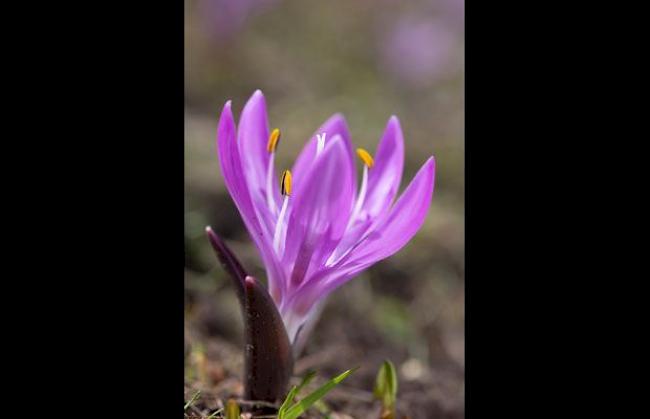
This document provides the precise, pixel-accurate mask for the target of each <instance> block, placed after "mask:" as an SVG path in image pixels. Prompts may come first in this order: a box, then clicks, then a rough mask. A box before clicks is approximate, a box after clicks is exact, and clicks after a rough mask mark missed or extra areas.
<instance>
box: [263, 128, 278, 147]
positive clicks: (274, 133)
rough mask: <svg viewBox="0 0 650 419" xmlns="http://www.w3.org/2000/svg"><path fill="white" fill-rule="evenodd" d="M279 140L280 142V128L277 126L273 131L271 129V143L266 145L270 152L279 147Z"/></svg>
mask: <svg viewBox="0 0 650 419" xmlns="http://www.w3.org/2000/svg"><path fill="white" fill-rule="evenodd" d="M279 142H280V130H279V129H277V128H276V129H274V130H273V131H271V135H269V143H268V144H267V145H266V150H267V151H268V152H269V153H273V152H274V151H275V149H276V148H277V147H278V143H279Z"/></svg>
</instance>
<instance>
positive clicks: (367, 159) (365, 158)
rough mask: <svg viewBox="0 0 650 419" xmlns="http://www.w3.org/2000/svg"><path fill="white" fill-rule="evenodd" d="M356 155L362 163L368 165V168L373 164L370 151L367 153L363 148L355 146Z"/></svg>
mask: <svg viewBox="0 0 650 419" xmlns="http://www.w3.org/2000/svg"><path fill="white" fill-rule="evenodd" d="M357 156H359V158H360V159H361V161H362V162H363V164H365V165H366V166H368V169H371V168H372V166H374V165H375V160H374V159H373V158H372V156H371V155H370V153H368V152H367V151H366V150H364V149H363V148H357Z"/></svg>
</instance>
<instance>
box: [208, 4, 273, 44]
mask: <svg viewBox="0 0 650 419" xmlns="http://www.w3.org/2000/svg"><path fill="white" fill-rule="evenodd" d="M280 1H281V0H199V5H198V9H199V11H200V16H201V24H202V26H203V27H204V30H205V33H206V34H208V35H209V36H210V38H212V39H213V40H216V41H225V40H229V39H230V38H231V37H232V36H233V35H234V34H235V33H237V32H238V31H239V30H241V29H242V28H243V27H244V25H245V24H246V21H247V20H248V19H250V18H251V17H254V16H256V15H259V14H260V13H263V12H264V11H266V10H268V9H270V8H271V7H273V6H274V5H276V4H278V3H279V2H280Z"/></svg>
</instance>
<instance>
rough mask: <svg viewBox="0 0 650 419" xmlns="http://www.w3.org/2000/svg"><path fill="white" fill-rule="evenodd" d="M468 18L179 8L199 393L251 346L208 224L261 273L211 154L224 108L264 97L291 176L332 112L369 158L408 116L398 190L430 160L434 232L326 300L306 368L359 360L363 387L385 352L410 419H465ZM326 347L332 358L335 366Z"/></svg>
mask: <svg viewBox="0 0 650 419" xmlns="http://www.w3.org/2000/svg"><path fill="white" fill-rule="evenodd" d="M463 15H464V3H463V1H462V0H460V1H459V0H422V1H397V0H374V1H373V0H331V1H309V0H284V1H283V0H258V1H253V0H241V1H236V0H186V1H185V251H186V264H185V265H186V271H185V297H186V321H185V323H186V342H187V344H188V345H187V351H188V352H187V353H188V358H187V368H186V373H187V377H188V378H187V380H188V383H191V382H195V381H197V380H199V379H200V381H201V382H200V383H199V384H196V383H194V384H196V385H201V386H203V388H205V389H207V390H209V389H210V388H213V389H218V386H219V385H220V380H223V377H228V375H229V374H230V371H233V374H239V371H237V368H236V366H235V365H234V364H236V362H235V361H233V363H229V362H227V361H224V360H223V359H221V358H222V357H223V356H224V355H223V351H222V349H223V347H225V346H227V345H229V344H232V348H235V349H236V348H238V345H240V344H241V342H242V336H241V319H240V313H239V308H238V306H237V301H236V298H235V296H234V292H233V290H232V289H231V287H230V284H229V283H228V282H227V278H225V275H224V272H223V271H222V270H221V268H220V267H219V265H218V263H217V261H216V258H215V256H214V255H213V253H212V250H211V248H210V247H209V244H208V241H207V240H206V238H205V235H204V228H205V226H206V225H211V226H212V227H213V228H214V229H215V231H217V232H218V233H219V234H221V235H222V236H223V237H224V238H225V239H226V240H227V242H228V244H229V245H230V246H231V247H232V249H233V250H234V251H235V252H236V253H237V254H238V255H239V256H240V258H241V259H242V262H243V263H244V265H245V266H246V268H247V269H248V270H249V271H250V272H251V273H252V274H253V275H256V276H257V277H258V278H264V269H263V267H262V265H261V263H260V259H259V257H258V255H257V253H256V250H255V248H254V245H253V243H252V242H251V240H250V239H249V237H248V235H247V233H246V231H245V230H244V227H243V224H242V222H241V219H240V218H239V215H238V213H237V211H236V209H235V207H234V205H233V203H232V201H231V199H230V197H229V195H228V193H227V191H226V190H225V187H224V184H223V180H222V178H221V174H220V171H219V167H218V160H217V157H216V150H215V136H216V126H217V122H218V116H219V113H220V112H221V108H222V107H223V104H224V103H225V102H226V101H227V100H229V99H232V100H233V111H234V112H235V118H236V119H237V118H238V117H239V115H240V113H241V109H242V107H243V105H244V103H245V102H246V100H247V99H248V97H249V96H250V95H251V94H252V93H253V91H254V90H255V89H258V88H259V89H261V90H262V91H263V92H264V94H265V96H266V100H267V105H268V111H269V118H270V124H271V128H275V127H278V128H280V129H281V130H282V143H281V146H280V148H279V151H278V155H277V157H276V167H278V170H281V169H283V168H289V167H291V164H292V162H293V160H294V159H295V157H296V156H297V155H298V153H299V151H300V149H301V147H302V145H303V144H304V142H305V141H306V140H307V139H308V138H309V136H310V135H312V134H313V132H314V131H315V130H316V128H318V126H320V124H322V123H323V122H324V121H325V120H326V119H327V118H328V117H329V116H330V115H332V114H333V113H336V112H341V113H343V114H344V115H345V117H346V119H347V122H348V125H349V127H350V131H351V134H352V140H353V143H354V145H355V146H356V147H364V148H366V149H368V150H369V151H371V152H374V150H375V147H376V144H377V141H378V140H379V138H380V136H381V134H382V132H383V130H384V127H385V124H386V122H387V120H388V118H389V117H390V116H391V115H397V116H398V117H399V119H400V121H401V125H402V129H403V132H404V138H405V148H406V162H405V173H404V177H403V179H402V186H401V188H400V190H403V189H404V188H405V187H406V185H407V184H408V182H409V181H410V179H411V178H412V176H413V175H414V173H415V172H416V171H417V170H418V168H419V167H420V166H421V165H422V164H423V163H424V161H425V160H426V158H427V157H428V156H429V155H434V156H435V157H436V163H437V168H436V185H435V191H434V197H433V202H432V205H431V209H430V213H429V215H428V217H427V219H426V222H425V224H424V226H423V227H422V229H421V230H420V231H419V232H418V234H417V235H416V236H415V238H414V239H413V240H412V241H411V243H410V244H408V245H407V246H406V247H405V248H403V249H402V250H401V251H400V252H399V253H397V254H396V255H395V256H393V257H391V258H389V259H387V260H384V261H382V262H379V263H378V264H376V265H375V266H373V267H372V268H371V269H369V270H368V271H366V272H365V273H363V274H362V275H360V276H359V277H358V278H356V279H354V280H352V281H351V282H349V283H348V284H346V285H345V286H343V287H342V288H340V289H339V290H337V291H336V292H334V293H333V294H332V295H331V297H330V299H329V302H328V305H327V308H326V309H325V311H324V313H323V316H322V318H321V320H320V322H319V325H318V326H317V327H316V329H315V331H314V334H313V337H312V339H311V341H310V342H309V344H308V345H307V348H306V351H305V358H306V361H305V364H309V362H310V359H316V361H314V362H317V364H318V365H313V367H317V368H318V369H319V371H322V372H323V374H328V373H332V374H334V373H337V372H340V371H343V370H344V369H347V368H350V367H353V366H355V365H361V369H360V370H359V373H358V374H355V375H356V377H355V376H353V377H351V379H350V386H355V387H356V388H360V389H366V390H368V389H369V388H370V389H371V384H372V378H373V377H374V374H375V372H376V369H377V368H379V365H380V363H381V360H382V359H383V358H390V359H392V360H393V362H394V363H395V364H396V366H397V369H398V374H399V378H400V382H401V383H402V384H403V385H402V387H401V390H400V391H401V393H402V396H403V398H406V400H408V403H407V404H408V406H409V407H408V409H411V410H409V411H408V413H409V414H410V415H411V417H413V418H417V417H431V416H426V413H423V412H429V413H430V412H432V411H437V412H439V413H438V416H439V417H461V416H462V415H463V411H464V410H463V408H462V404H463V401H464V390H463V389H464V386H463V382H464V380H463V374H464V372H463V371H464V136H463V127H464V114H463V108H464V105H463V56H464V50H463V48H464V38H463V37H464V27H463V26H464V22H463ZM359 167H360V165H359ZM210 348H212V349H210ZM328 348H329V350H330V352H333V351H334V352H336V356H329V357H328V356H327V354H328V351H327V350H328ZM332 348H334V349H332ZM197 351H200V352H201V354H199V355H200V356H199V358H200V359H205V358H206V357H207V359H208V362H213V363H215V364H218V363H222V364H224V365H223V366H222V370H223V371H222V374H221V376H220V375H219V374H217V377H216V378H215V377H212V378H209V377H208V378H206V377H200V375H201V374H198V373H197V371H196V368H197V358H196V356H195V355H196V352H197ZM236 354H237V353H236V352H235V355H233V356H235V357H236V356H237V355H236ZM310 356H311V357H312V358H309V357H310ZM200 362H204V361H200ZM237 362H239V361H237ZM299 363H300V361H299ZM299 366H300V365H298V367H299ZM222 376H223V377H222ZM220 377H221V378H220ZM188 385H189V384H188ZM409 397H412V398H413V399H412V400H411V399H408V398H409ZM343 405H345V403H343ZM348 407H349V409H348V410H350V411H351V410H354V409H353V407H352V406H351V405H350V406H348ZM435 409H437V410H435ZM355 417H362V416H355Z"/></svg>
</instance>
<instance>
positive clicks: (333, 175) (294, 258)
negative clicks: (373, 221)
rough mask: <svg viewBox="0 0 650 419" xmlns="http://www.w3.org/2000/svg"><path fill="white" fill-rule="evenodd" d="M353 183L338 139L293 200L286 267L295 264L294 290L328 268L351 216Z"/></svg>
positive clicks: (341, 141)
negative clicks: (327, 261)
mask: <svg viewBox="0 0 650 419" xmlns="http://www.w3.org/2000/svg"><path fill="white" fill-rule="evenodd" d="M296 183H297V184H298V182H296ZM353 183H354V180H353V172H352V170H351V167H350V165H349V162H348V151H347V149H346V145H345V142H344V140H343V138H342V137H341V136H339V135H337V136H335V137H334V138H332V139H331V141H330V142H328V143H327V144H326V145H325V148H324V150H323V151H322V153H321V154H320V155H319V156H318V158H317V159H316V161H315V162H314V163H313V164H312V167H311V168H309V171H308V172H306V173H305V178H304V179H302V182H300V183H299V184H298V187H297V188H296V189H295V191H294V193H293V194H292V196H291V198H290V199H291V200H292V201H291V203H292V204H291V205H292V209H291V215H290V217H289V224H288V229H287V238H286V245H285V253H284V256H283V264H284V265H285V266H289V265H290V264H291V263H292V262H295V263H294V265H293V271H292V276H291V278H290V281H291V284H292V285H291V286H297V285H299V284H300V283H301V282H302V281H303V279H304V278H305V277H306V275H307V274H308V271H309V268H310V267H311V268H312V270H313V269H314V267H317V266H321V265H322V264H324V262H325V259H326V258H327V257H329V255H330V253H331V252H332V251H333V250H334V248H335V247H336V245H337V244H338V242H339V241H340V240H341V237H342V236H343V233H344V232H345V228H346V226H347V222H348V219H349V216H350V208H351V204H352V200H353V197H354V191H353Z"/></svg>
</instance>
